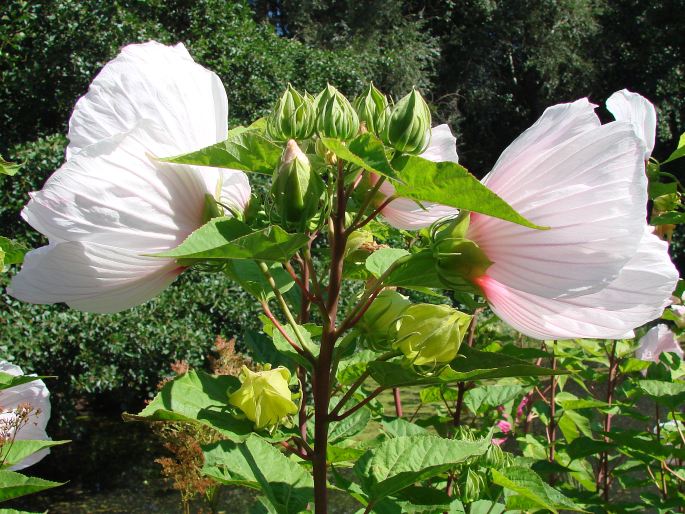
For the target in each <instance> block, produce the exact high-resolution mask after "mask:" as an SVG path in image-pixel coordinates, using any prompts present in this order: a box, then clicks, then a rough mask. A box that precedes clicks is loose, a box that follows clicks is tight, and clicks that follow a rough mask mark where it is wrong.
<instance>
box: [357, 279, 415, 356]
mask: <svg viewBox="0 0 685 514" xmlns="http://www.w3.org/2000/svg"><path fill="white" fill-rule="evenodd" d="M410 305H411V302H410V301H409V299H408V298H407V297H406V296H404V295H401V294H400V293H398V292H397V291H393V290H391V289H386V290H384V291H382V292H381V293H380V294H379V295H378V296H377V297H376V299H375V300H374V301H373V303H372V304H371V307H369V308H368V310H367V311H366V312H365V313H364V315H363V316H362V318H361V320H360V321H359V324H358V325H357V327H358V328H359V330H360V331H361V332H362V333H363V334H364V335H365V336H366V339H367V341H368V342H369V343H370V344H371V345H372V346H377V345H379V344H382V343H384V342H386V341H388V340H389V339H392V338H394V336H395V332H396V331H397V326H398V324H399V321H400V318H401V317H402V314H403V313H404V312H405V311H406V310H407V307H409V306H410Z"/></svg>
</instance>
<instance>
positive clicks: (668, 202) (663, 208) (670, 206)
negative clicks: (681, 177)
mask: <svg viewBox="0 0 685 514" xmlns="http://www.w3.org/2000/svg"><path fill="white" fill-rule="evenodd" d="M680 204H681V202H680V193H669V194H666V195H661V196H657V197H656V198H655V199H654V210H655V211H656V212H659V213H661V212H668V211H674V210H676V209H677V208H678V207H680Z"/></svg>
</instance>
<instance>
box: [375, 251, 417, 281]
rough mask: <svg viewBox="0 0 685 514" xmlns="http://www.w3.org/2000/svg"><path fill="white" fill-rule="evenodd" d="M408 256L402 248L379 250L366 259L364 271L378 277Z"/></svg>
mask: <svg viewBox="0 0 685 514" xmlns="http://www.w3.org/2000/svg"><path fill="white" fill-rule="evenodd" d="M405 255H409V252H408V251H407V250H403V249H402V248H381V249H380V250H377V251H375V252H373V253H372V254H371V255H369V257H368V258H367V259H366V262H365V266H366V269H367V270H369V272H371V274H372V275H373V276H375V277H380V276H381V275H382V274H383V273H385V271H386V270H387V269H388V268H389V267H390V266H391V265H392V264H393V263H394V262H395V261H396V260H397V259H399V258H401V257H404V256H405Z"/></svg>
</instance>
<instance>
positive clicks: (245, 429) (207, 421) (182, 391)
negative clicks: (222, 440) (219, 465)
mask: <svg viewBox="0 0 685 514" xmlns="http://www.w3.org/2000/svg"><path fill="white" fill-rule="evenodd" d="M239 387H240V380H238V379H237V378H236V377H232V376H228V375H220V376H213V375H209V374H207V373H205V372H203V371H199V370H198V371H196V370H191V371H189V372H188V373H185V374H183V375H181V376H179V377H177V378H175V379H174V380H172V381H170V382H167V383H166V384H164V386H163V387H162V389H161V390H160V392H159V393H157V396H155V398H154V399H153V400H152V402H150V404H149V405H148V406H147V407H145V408H144V409H143V410H142V411H141V412H140V413H139V414H137V415H131V414H124V419H125V420H126V421H187V422H191V423H200V424H202V425H206V426H208V427H211V428H213V429H215V430H217V431H218V432H220V433H221V434H222V435H224V436H225V437H227V438H229V439H231V440H237V441H241V440H244V439H245V438H247V437H249V436H250V434H251V433H252V431H253V423H252V422H251V421H249V420H247V419H243V418H239V417H236V416H235V415H234V410H233V408H232V407H231V406H230V405H229V404H228V395H229V394H230V393H231V392H233V391H235V390H237V389H238V388H239Z"/></svg>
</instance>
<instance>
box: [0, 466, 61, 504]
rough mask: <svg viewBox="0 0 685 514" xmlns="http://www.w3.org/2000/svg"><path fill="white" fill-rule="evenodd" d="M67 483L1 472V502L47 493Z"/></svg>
mask: <svg viewBox="0 0 685 514" xmlns="http://www.w3.org/2000/svg"><path fill="white" fill-rule="evenodd" d="M65 483H66V482H52V481H51V480H43V479H42V478H36V477H27V476H26V475H22V474H21V473H16V472H14V471H8V470H4V469H3V470H0V502H3V501H6V500H11V499H12V498H19V497H20V496H25V495H27V494H31V493H37V492H39V491H45V490H46V489H52V488H53V487H58V486H60V485H64V484H65Z"/></svg>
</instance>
